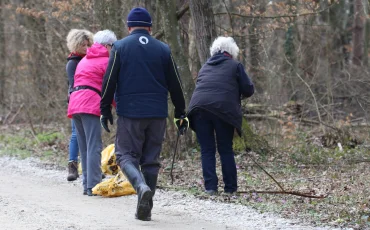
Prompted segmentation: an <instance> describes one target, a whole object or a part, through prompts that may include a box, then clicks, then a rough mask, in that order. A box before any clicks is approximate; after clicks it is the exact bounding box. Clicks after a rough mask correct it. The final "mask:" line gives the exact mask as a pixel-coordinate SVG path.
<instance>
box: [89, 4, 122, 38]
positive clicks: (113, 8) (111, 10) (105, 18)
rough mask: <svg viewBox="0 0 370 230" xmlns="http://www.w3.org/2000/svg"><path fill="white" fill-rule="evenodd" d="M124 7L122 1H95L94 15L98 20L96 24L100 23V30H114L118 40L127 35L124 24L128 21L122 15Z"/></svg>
mask: <svg viewBox="0 0 370 230" xmlns="http://www.w3.org/2000/svg"><path fill="white" fill-rule="evenodd" d="M122 5H123V2H122V0H108V1H99V0H94V13H95V16H96V19H97V20H96V22H97V23H99V25H98V29H99V30H103V29H109V30H112V31H114V33H115V34H116V35H117V38H118V39H119V38H122V37H123V36H124V34H125V33H124V29H125V26H124V24H123V22H124V21H126V18H125V16H124V15H123V13H122V12H123V10H122Z"/></svg>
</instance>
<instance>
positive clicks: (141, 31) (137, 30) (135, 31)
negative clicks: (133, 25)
mask: <svg viewBox="0 0 370 230" xmlns="http://www.w3.org/2000/svg"><path fill="white" fill-rule="evenodd" d="M133 34H147V35H150V34H149V31H147V30H146V29H136V30H134V31H132V32H131V34H130V35H133Z"/></svg>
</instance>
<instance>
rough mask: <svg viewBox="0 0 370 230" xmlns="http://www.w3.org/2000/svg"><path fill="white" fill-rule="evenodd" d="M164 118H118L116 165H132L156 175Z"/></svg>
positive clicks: (164, 126) (164, 125) (164, 127)
mask: <svg viewBox="0 0 370 230" xmlns="http://www.w3.org/2000/svg"><path fill="white" fill-rule="evenodd" d="M165 130H166V118H158V119H154V118H143V119H131V118H126V117H118V119H117V135H116V141H115V152H116V156H117V163H119V165H120V166H121V168H122V167H123V165H124V164H125V163H126V162H131V163H133V164H134V165H135V166H136V167H137V168H139V165H140V166H141V171H142V172H145V173H149V174H156V175H158V172H159V168H160V161H159V156H160V153H161V150H162V143H163V139H164V132H165Z"/></svg>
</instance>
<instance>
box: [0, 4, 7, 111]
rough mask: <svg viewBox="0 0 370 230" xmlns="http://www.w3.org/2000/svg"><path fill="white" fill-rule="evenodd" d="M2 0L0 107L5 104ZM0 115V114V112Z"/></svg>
mask: <svg viewBox="0 0 370 230" xmlns="http://www.w3.org/2000/svg"><path fill="white" fill-rule="evenodd" d="M4 4H5V2H4V0H0V60H1V61H0V108H2V106H3V105H5V79H6V76H5V75H6V74H5V68H6V66H5V65H6V58H5V54H6V50H5V47H6V44H5V33H4V32H5V28H4V26H5V25H4V10H3V7H4ZM0 115H1V114H0Z"/></svg>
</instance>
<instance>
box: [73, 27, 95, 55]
mask: <svg viewBox="0 0 370 230" xmlns="http://www.w3.org/2000/svg"><path fill="white" fill-rule="evenodd" d="M86 40H87V41H88V42H89V46H91V45H92V43H93V34H92V33H91V32H90V31H88V30H80V29H71V30H70V31H69V33H68V35H67V47H68V49H69V51H70V52H76V51H77V50H78V49H79V47H80V46H81V45H82V44H83V42H84V41H86Z"/></svg>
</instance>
